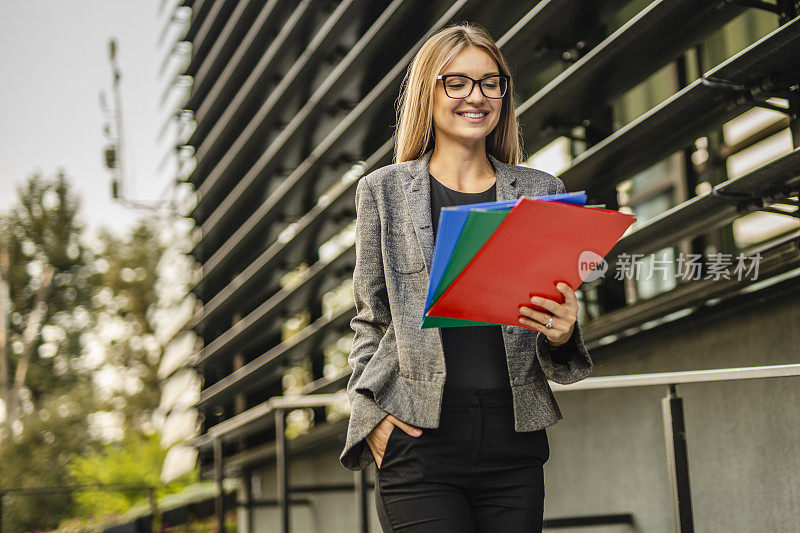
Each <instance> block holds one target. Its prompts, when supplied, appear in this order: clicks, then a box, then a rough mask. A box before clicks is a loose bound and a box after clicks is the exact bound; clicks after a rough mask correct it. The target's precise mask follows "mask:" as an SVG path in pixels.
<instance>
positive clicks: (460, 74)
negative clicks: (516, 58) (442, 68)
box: [443, 70, 500, 78]
mask: <svg viewBox="0 0 800 533" xmlns="http://www.w3.org/2000/svg"><path fill="white" fill-rule="evenodd" d="M445 74H457V75H458V76H469V74H465V73H464V72H445V73H444V74H443V75H445ZM499 74H500V73H499V72H497V71H496V70H495V71H492V72H486V73H485V74H483V75H482V76H481V78H485V77H486V76H492V75H494V76H497V75H499Z"/></svg>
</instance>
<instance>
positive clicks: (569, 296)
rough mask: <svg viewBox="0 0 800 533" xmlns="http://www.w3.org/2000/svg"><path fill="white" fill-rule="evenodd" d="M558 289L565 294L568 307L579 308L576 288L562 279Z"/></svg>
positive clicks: (565, 302)
mask: <svg viewBox="0 0 800 533" xmlns="http://www.w3.org/2000/svg"><path fill="white" fill-rule="evenodd" d="M556 289H558V291H559V292H560V293H561V294H563V295H564V304H565V305H566V306H567V307H570V308H574V309H576V310H577V309H578V297H577V296H575V290H574V289H573V288H572V287H570V286H569V283H565V282H563V281H562V282H561V283H559V284H558V285H556Z"/></svg>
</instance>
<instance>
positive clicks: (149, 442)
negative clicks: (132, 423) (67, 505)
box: [68, 431, 197, 516]
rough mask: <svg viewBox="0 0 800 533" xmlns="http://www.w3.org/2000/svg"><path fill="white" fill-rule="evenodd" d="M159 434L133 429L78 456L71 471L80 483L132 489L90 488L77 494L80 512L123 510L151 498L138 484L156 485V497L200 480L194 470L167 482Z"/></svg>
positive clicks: (86, 513) (72, 464)
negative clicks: (93, 451)
mask: <svg viewBox="0 0 800 533" xmlns="http://www.w3.org/2000/svg"><path fill="white" fill-rule="evenodd" d="M159 441H160V436H159V434H158V433H152V434H150V435H145V434H144V433H141V432H135V431H129V432H128V433H127V434H126V436H125V438H124V439H123V440H122V442H120V443H112V444H106V445H103V446H102V448H101V449H100V450H99V451H98V452H96V453H91V454H86V455H83V456H81V455H77V454H76V455H74V456H73V458H72V460H71V462H70V465H69V467H68V469H69V473H70V475H71V476H72V478H73V479H74V480H75V482H76V483H77V484H79V485H95V484H99V485H126V486H129V487H131V488H132V490H107V491H86V492H78V493H75V495H74V500H75V504H76V512H77V513H78V514H80V515H82V516H89V515H103V514H108V513H112V514H113V513H123V512H125V511H127V510H128V509H130V508H131V507H133V506H134V505H137V504H141V503H144V502H146V501H147V490H146V489H145V490H135V487H141V488H143V489H144V488H146V487H152V488H153V490H154V494H155V496H156V498H159V497H161V496H164V495H166V494H173V493H175V492H179V491H180V490H183V489H184V488H185V487H186V486H187V485H189V484H191V483H192V482H194V481H196V476H197V474H196V473H195V472H192V473H191V474H190V475H187V476H186V477H184V478H181V479H178V480H175V481H173V482H171V483H169V484H167V485H165V484H163V483H161V481H160V480H159V475H160V473H161V465H162V464H163V462H164V457H165V456H166V450H164V449H163V448H162V447H161V444H160V442H159Z"/></svg>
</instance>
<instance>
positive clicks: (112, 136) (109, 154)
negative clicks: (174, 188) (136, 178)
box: [100, 37, 176, 213]
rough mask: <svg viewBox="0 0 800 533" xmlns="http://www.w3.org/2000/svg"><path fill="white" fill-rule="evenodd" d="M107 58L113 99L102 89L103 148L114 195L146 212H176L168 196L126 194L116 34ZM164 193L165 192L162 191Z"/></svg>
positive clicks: (111, 40) (123, 203)
mask: <svg viewBox="0 0 800 533" xmlns="http://www.w3.org/2000/svg"><path fill="white" fill-rule="evenodd" d="M108 58H109V62H110V64H111V74H112V85H111V88H112V91H111V96H112V99H113V102H112V103H109V102H108V100H107V99H106V93H105V91H103V90H101V91H100V108H101V109H102V111H103V115H105V118H106V122H105V124H103V134H104V135H105V137H106V140H107V141H106V146H105V148H104V149H103V157H104V162H105V166H106V168H107V169H109V170H110V171H111V191H110V192H111V198H112V199H114V200H116V201H117V202H119V203H120V204H122V205H123V206H125V207H128V208H130V209H136V210H143V211H147V212H159V211H166V212H168V213H174V212H176V207H175V205H174V204H173V203H172V202H168V201H166V200H151V201H143V200H132V199H130V198H128V197H126V195H125V194H126V187H125V186H126V184H127V177H126V174H125V162H124V158H123V156H124V151H123V147H124V143H125V138H124V135H123V132H124V128H123V125H122V97H121V96H120V80H121V78H122V75H121V73H120V69H119V64H118V63H117V41H116V39H115V38H114V37H112V38H111V39H109V41H108ZM162 196H163V195H162Z"/></svg>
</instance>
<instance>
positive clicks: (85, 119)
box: [0, 0, 177, 233]
mask: <svg viewBox="0 0 800 533" xmlns="http://www.w3.org/2000/svg"><path fill="white" fill-rule="evenodd" d="M161 2H162V0H0V77H2V83H0V211H3V212H5V211H7V210H8V208H9V206H10V205H11V204H12V203H13V202H14V200H15V198H16V188H17V185H18V184H20V183H22V182H23V181H24V180H25V179H26V178H27V177H28V176H29V175H31V174H32V173H34V172H35V171H37V170H39V171H41V173H42V174H44V175H45V176H48V177H53V176H55V174H56V173H57V171H58V169H59V168H63V169H64V171H65V174H66V175H67V177H68V179H69V181H70V182H71V183H72V184H73V185H74V187H75V189H76V190H77V192H78V193H79V194H80V195H81V197H82V204H81V214H80V216H81V218H82V220H83V221H84V222H85V223H86V225H87V226H88V227H90V228H94V229H96V228H97V227H98V226H99V225H106V226H108V227H111V228H113V229H114V230H115V231H116V232H117V233H121V232H124V231H125V230H127V229H128V228H129V227H130V226H131V225H132V223H133V222H134V221H135V220H136V219H137V218H138V217H140V216H142V214H141V212H139V211H131V210H130V209H127V208H124V207H122V206H121V205H120V204H118V203H117V202H114V201H112V199H111V194H110V180H111V175H110V173H109V171H108V170H107V169H106V168H105V165H104V159H103V149H104V147H105V144H106V138H105V135H104V133H103V125H104V123H105V117H104V114H103V112H102V110H101V107H100V98H99V94H100V91H101V90H104V91H105V93H106V99H107V101H108V102H109V104H113V98H112V92H111V66H110V63H109V59H108V41H109V39H110V38H111V37H116V39H117V63H118V65H119V68H120V70H121V72H122V79H121V95H122V110H123V125H124V127H125V131H124V136H125V141H126V146H125V147H124V149H126V150H127V154H124V155H123V156H124V157H125V161H126V163H127V174H128V177H129V178H128V183H127V189H126V196H128V197H130V198H132V199H137V200H155V199H157V198H158V197H159V196H160V195H161V194H162V192H163V191H164V188H165V187H166V186H167V185H168V183H169V181H170V180H171V179H172V177H173V174H174V164H167V165H166V166H165V167H164V168H163V169H161V170H158V165H159V164H160V162H161V159H162V158H163V157H164V155H165V153H166V150H167V147H168V146H169V144H170V143H172V142H174V140H173V139H171V138H169V136H170V135H172V133H167V135H166V136H165V137H164V138H162V139H159V138H158V135H159V130H160V128H161V126H162V125H163V124H164V121H165V120H166V118H167V116H168V114H169V113H170V110H169V109H167V108H163V109H159V100H160V98H161V95H162V93H163V92H164V90H165V88H166V86H167V85H166V84H167V80H166V79H165V78H159V73H158V70H159V67H160V65H161V63H162V61H163V60H164V57H165V55H166V52H167V50H168V49H169V48H171V46H172V45H174V42H175V39H176V34H177V28H176V27H175V26H173V31H172V32H171V33H170V34H169V35H168V38H167V39H166V40H165V42H163V43H158V38H159V32H160V31H161V29H162V25H163V22H162V21H164V20H165V14H166V13H162V14H161V15H159V13H158V10H159V6H160V4H161ZM164 3H165V4H168V6H172V5H173V4H174V2H173V1H167V2H164ZM166 9H167V7H165V11H166ZM170 39H171V42H170ZM173 101H174V100H173ZM168 105H169V104H168Z"/></svg>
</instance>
